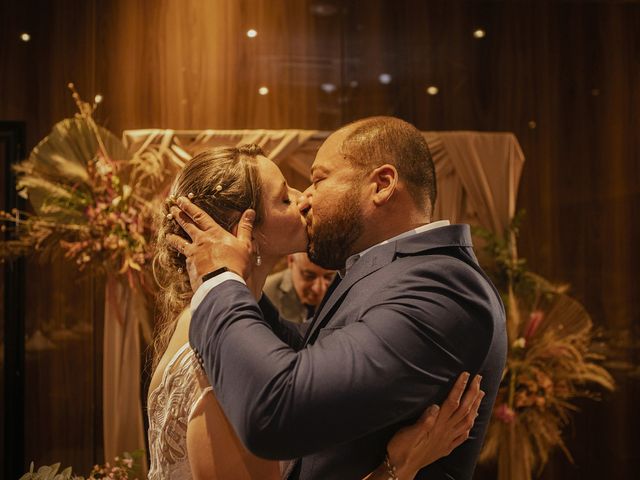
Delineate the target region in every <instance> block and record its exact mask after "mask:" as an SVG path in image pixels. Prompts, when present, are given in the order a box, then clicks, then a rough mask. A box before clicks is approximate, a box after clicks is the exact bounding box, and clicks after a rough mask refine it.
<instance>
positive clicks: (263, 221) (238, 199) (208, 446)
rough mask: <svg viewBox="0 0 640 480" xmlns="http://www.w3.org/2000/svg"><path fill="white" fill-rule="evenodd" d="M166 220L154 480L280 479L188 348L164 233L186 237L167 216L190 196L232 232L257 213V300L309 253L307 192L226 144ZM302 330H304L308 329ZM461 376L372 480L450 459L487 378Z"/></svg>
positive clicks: (175, 256)
mask: <svg viewBox="0 0 640 480" xmlns="http://www.w3.org/2000/svg"><path fill="white" fill-rule="evenodd" d="M171 194H172V195H171V196H170V197H169V200H168V201H167V203H166V205H165V208H164V214H163V216H162V218H161V220H160V226H159V233H158V239H157V254H156V257H155V259H154V274H155V276H156V280H157V282H158V284H159V285H160V287H161V291H160V293H159V296H160V299H161V305H162V312H161V315H162V320H161V322H160V324H159V327H158V329H157V332H156V335H155V337H154V344H153V350H154V351H153V368H154V372H153V376H152V379H151V384H150V387H149V392H150V393H149V397H148V403H147V408H148V414H149V448H150V457H151V469H150V472H149V479H151V480H155V479H177V480H183V479H190V478H196V479H214V480H227V479H232V480H276V479H279V478H280V470H281V465H283V464H281V463H279V462H276V461H271V460H265V459H261V458H258V457H256V456H255V455H253V454H252V453H251V452H249V451H248V450H247V449H246V448H245V447H244V445H242V443H241V442H240V440H239V439H238V437H237V435H236V434H235V432H234V430H233V427H232V426H231V424H230V423H229V421H228V420H227V418H226V417H225V414H224V412H223V411H222V409H221V407H220V404H219V403H218V401H217V400H216V397H215V394H214V393H213V391H212V388H211V386H210V384H209V380H208V379H207V377H206V374H205V373H204V370H202V368H201V367H200V365H199V363H198V359H197V358H196V356H195V353H194V352H193V351H192V350H191V348H190V347H189V341H188V332H189V322H190V313H189V309H188V306H189V302H190V300H191V296H192V289H191V286H190V285H189V276H188V274H187V272H186V266H185V258H184V257H183V256H182V255H181V254H179V253H178V252H177V251H175V250H174V249H172V248H171V247H170V246H169V245H168V244H167V242H166V241H165V237H166V235H168V234H177V235H182V236H184V235H185V234H184V233H183V232H182V230H181V228H180V226H179V225H178V223H177V222H176V221H175V219H174V218H173V217H172V215H171V214H170V213H169V208H170V207H171V204H172V199H174V198H176V197H177V196H180V195H183V196H188V197H189V198H190V199H191V200H192V202H193V203H194V204H196V205H197V206H199V207H200V208H202V209H203V210H204V211H205V212H206V213H208V214H209V215H210V216H211V217H213V219H214V220H216V222H218V223H219V224H220V225H222V226H223V227H224V228H226V229H227V230H229V231H233V232H234V233H235V230H236V228H237V223H238V220H239V219H240V216H241V214H242V212H244V211H245V210H247V209H248V208H252V209H254V210H255V211H256V220H255V223H254V225H255V229H254V232H255V237H256V238H255V242H256V245H257V251H258V253H259V256H260V258H261V261H260V262H259V263H260V265H259V266H258V267H257V268H255V269H254V272H253V276H254V277H253V279H252V282H251V284H252V285H256V286H258V287H259V288H257V291H256V292H254V294H255V295H256V297H258V298H259V297H260V296H261V288H262V285H264V281H265V279H266V276H267V275H268V274H269V273H270V272H271V270H272V268H273V267H274V265H275V264H276V262H277V261H278V260H279V259H280V258H282V257H283V256H285V255H287V254H290V253H294V252H299V251H304V250H305V247H306V243H307V238H306V233H305V223H304V219H303V218H302V217H301V215H300V212H299V211H298V208H297V207H296V204H295V199H296V198H297V197H298V196H299V195H300V192H298V191H297V190H295V189H293V188H291V187H289V186H288V185H287V183H286V181H285V179H284V177H283V175H282V173H281V172H280V170H279V169H278V167H277V166H276V165H275V164H274V163H273V162H271V161H270V160H268V159H267V158H266V157H264V155H263V153H262V151H261V150H260V148H259V147H258V146H256V145H245V146H241V147H238V148H232V147H221V148H216V149H213V150H208V151H205V152H203V153H200V154H199V155H197V156H196V157H194V158H193V159H192V160H191V161H190V162H189V163H188V164H187V165H186V166H185V168H184V169H183V170H182V172H180V174H179V175H178V177H177V178H176V180H175V182H174V184H173V187H172V192H171ZM304 327H305V326H304V325H303V326H302V328H304ZM467 383H468V374H466V373H463V374H462V375H461V376H460V377H459V378H458V380H457V381H456V383H455V385H454V386H453V388H452V390H451V392H450V394H449V397H448V398H447V400H445V402H444V403H443V405H442V407H441V408H438V407H431V408H429V409H427V410H426V411H425V413H424V414H423V416H422V417H421V418H420V419H419V420H418V421H417V422H416V423H415V424H414V425H411V426H409V427H406V428H403V429H401V430H400V431H398V432H397V433H396V434H395V435H394V437H393V438H391V440H390V441H389V443H388V445H387V453H388V456H387V459H385V460H384V461H383V460H382V459H381V463H380V466H379V467H378V468H377V469H376V470H375V471H373V472H371V473H370V474H369V475H368V476H367V477H366V479H367V480H378V479H384V480H387V479H392V478H394V476H390V473H391V470H395V474H394V475H395V478H397V479H401V480H404V479H411V478H414V476H415V474H416V473H417V472H418V470H419V469H420V468H421V467H423V466H426V465H428V464H430V463H432V462H434V461H436V460H437V459H439V458H441V457H443V456H446V455H448V454H449V453H450V452H451V451H452V450H453V449H454V448H455V447H457V446H458V445H460V444H461V443H462V442H464V440H466V438H467V437H468V435H469V431H470V429H471V427H472V425H473V421H474V420H475V417H476V413H477V410H478V407H479V405H480V400H481V399H482V396H483V395H484V393H483V392H482V391H480V379H479V378H478V377H476V378H474V379H473V381H472V382H471V384H470V388H469V389H467V392H466V393H464V396H463V392H464V391H465V387H466V385H467Z"/></svg>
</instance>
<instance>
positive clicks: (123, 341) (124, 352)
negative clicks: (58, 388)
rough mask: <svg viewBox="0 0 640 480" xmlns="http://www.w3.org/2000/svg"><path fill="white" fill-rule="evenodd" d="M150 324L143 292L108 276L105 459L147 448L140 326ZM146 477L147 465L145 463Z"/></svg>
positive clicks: (106, 290)
mask: <svg viewBox="0 0 640 480" xmlns="http://www.w3.org/2000/svg"><path fill="white" fill-rule="evenodd" d="M148 323H149V309H148V308H147V305H146V303H145V298H144V295H143V293H142V292H141V291H139V290H135V289H132V288H130V286H129V285H128V284H126V283H123V282H122V281H121V280H116V279H114V278H112V277H111V278H108V279H107V284H106V286H105V307H104V340H103V346H104V352H103V357H102V362H103V367H102V369H103V379H102V385H103V428H104V455H105V461H107V462H113V459H114V458H115V457H116V456H121V455H122V453H123V452H134V451H135V450H140V449H143V448H144V445H145V443H144V427H143V421H142V405H141V403H140V326H141V325H142V324H148ZM142 469H143V471H142V472H141V473H143V474H144V475H145V476H146V465H145V462H142Z"/></svg>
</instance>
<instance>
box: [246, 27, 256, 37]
mask: <svg viewBox="0 0 640 480" xmlns="http://www.w3.org/2000/svg"><path fill="white" fill-rule="evenodd" d="M257 36H258V32H257V31H255V30H254V29H253V28H252V29H251V30H247V37H249V38H256V37H257Z"/></svg>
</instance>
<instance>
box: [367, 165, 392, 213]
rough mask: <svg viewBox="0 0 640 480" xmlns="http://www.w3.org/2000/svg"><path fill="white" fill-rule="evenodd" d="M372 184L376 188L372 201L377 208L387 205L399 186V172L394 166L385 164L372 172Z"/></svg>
mask: <svg viewBox="0 0 640 480" xmlns="http://www.w3.org/2000/svg"><path fill="white" fill-rule="evenodd" d="M371 184H372V186H373V187H375V190H374V191H373V192H372V193H373V196H372V200H373V203H374V204H375V206H376V207H381V206H382V205H384V204H385V203H387V202H388V201H389V200H390V199H391V197H393V194H394V193H395V191H396V188H397V186H398V170H396V167H394V166H393V165H390V164H388V163H385V164H384V165H381V166H379V167H377V168H376V169H374V170H373V171H372V172H371Z"/></svg>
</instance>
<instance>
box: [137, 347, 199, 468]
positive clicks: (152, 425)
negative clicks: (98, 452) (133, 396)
mask: <svg viewBox="0 0 640 480" xmlns="http://www.w3.org/2000/svg"><path fill="white" fill-rule="evenodd" d="M203 379H205V380H206V375H205V373H204V371H203V370H202V368H201V367H200V365H199V364H198V360H197V359H196V356H195V354H194V352H193V350H192V349H191V348H190V347H189V344H188V343H187V344H185V345H183V346H182V347H181V348H180V349H179V350H178V351H177V352H176V353H175V355H174V356H173V358H172V359H171V360H170V361H169V363H168V364H167V366H166V368H165V370H164V373H163V375H162V380H161V381H160V384H159V385H158V386H157V387H156V388H155V389H154V390H153V391H152V392H151V393H150V394H149V400H148V403H147V408H148V413H149V450H150V452H149V453H150V456H151V469H150V470H149V477H148V478H149V479H150V480H156V479H158V480H159V479H172V480H186V479H191V478H193V476H192V474H191V467H190V465H189V456H188V454H187V425H188V424H189V421H190V420H191V416H192V415H193V412H194V411H195V410H196V408H197V407H198V405H199V404H200V402H201V401H202V400H203V398H204V397H205V395H206V394H207V393H208V392H211V387H210V386H208V387H205V388H202V386H201V385H206V384H207V383H208V382H206V381H203Z"/></svg>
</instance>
